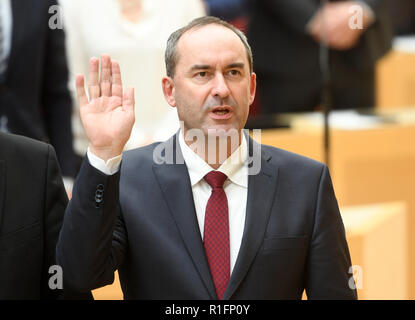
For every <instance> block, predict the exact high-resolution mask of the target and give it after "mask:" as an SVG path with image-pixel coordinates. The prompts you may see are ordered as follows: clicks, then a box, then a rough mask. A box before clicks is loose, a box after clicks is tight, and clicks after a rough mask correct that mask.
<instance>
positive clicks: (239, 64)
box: [226, 62, 245, 69]
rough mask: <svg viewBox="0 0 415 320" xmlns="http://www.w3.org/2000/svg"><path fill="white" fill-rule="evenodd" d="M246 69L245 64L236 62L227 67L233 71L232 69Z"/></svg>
mask: <svg viewBox="0 0 415 320" xmlns="http://www.w3.org/2000/svg"><path fill="white" fill-rule="evenodd" d="M244 67H245V64H244V63H243V62H235V63H231V64H229V65H227V66H226V68H227V69H232V68H240V69H243V68H244Z"/></svg>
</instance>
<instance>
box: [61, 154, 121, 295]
mask: <svg viewBox="0 0 415 320" xmlns="http://www.w3.org/2000/svg"><path fill="white" fill-rule="evenodd" d="M119 178H120V173H119V172H118V173H115V174H114V175H111V176H108V175H105V174H104V173H102V172H100V171H99V170H97V169H95V168H94V167H92V166H91V165H90V164H89V162H88V159H87V158H86V159H85V160H84V162H83V164H82V167H81V170H80V173H79V175H78V177H77V179H76V181H75V185H74V189H73V194H72V199H71V201H70V203H69V205H68V207H67V209H66V212H65V218H64V222H63V227H62V230H61V233H60V236H59V241H58V245H57V249H56V250H57V251H56V254H57V260H58V263H59V265H60V266H62V269H63V275H64V276H63V278H64V286H65V287H69V288H70V289H71V290H75V291H80V292H85V291H88V290H92V289H95V288H99V287H102V286H105V285H108V284H111V283H112V282H113V281H114V271H115V270H116V269H117V268H118V267H119V266H120V265H121V264H122V262H123V260H124V256H125V251H126V247H127V239H126V232H125V227H124V222H123V220H122V218H121V210H120V206H119V200H118V189H119Z"/></svg>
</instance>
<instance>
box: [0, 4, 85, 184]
mask: <svg viewBox="0 0 415 320" xmlns="http://www.w3.org/2000/svg"><path fill="white" fill-rule="evenodd" d="M10 3H11V6H12V15H13V26H12V45H11V51H10V57H9V60H8V69H7V73H6V75H5V79H4V80H3V81H1V82H0V116H1V115H6V116H7V117H8V127H9V131H10V132H12V133H15V134H19V135H24V136H27V137H30V138H33V139H36V140H41V141H45V142H50V143H51V144H52V145H53V146H54V148H55V149H56V153H57V156H58V160H59V163H60V164H61V168H62V173H63V175H64V176H72V177H75V175H76V170H77V169H76V164H75V155H74V151H73V146H72V145H73V143H72V140H73V139H72V131H71V112H72V111H71V109H72V102H71V96H70V93H69V91H68V69H67V62H66V54H65V39H64V33H63V30H59V29H54V30H53V29H50V28H49V19H51V18H52V16H53V14H49V8H50V6H52V5H56V0H41V1H39V0H38V1H33V0H13V1H10ZM52 22H56V21H55V20H53V19H52Z"/></svg>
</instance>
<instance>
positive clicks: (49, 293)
mask: <svg viewBox="0 0 415 320" xmlns="http://www.w3.org/2000/svg"><path fill="white" fill-rule="evenodd" d="M45 181H46V186H45V192H44V194H45V199H44V203H45V207H44V213H43V223H44V227H43V230H44V231H43V232H44V236H43V238H44V239H45V240H44V251H43V252H44V256H43V268H42V287H41V297H42V299H77V300H79V299H92V295H91V293H90V292H85V293H80V292H75V291H72V290H65V288H64V289H63V290H60V289H53V290H52V289H51V288H50V287H49V280H50V279H51V277H52V275H53V274H51V273H49V268H50V267H51V266H54V265H56V264H57V262H56V243H57V241H58V237H59V232H60V230H61V227H62V222H63V216H64V212H65V208H66V206H67V204H68V197H67V195H66V191H65V187H64V185H63V181H62V178H61V172H60V169H59V165H58V161H57V158H56V153H55V151H54V149H53V148H52V147H51V146H50V145H48V152H47V164H46V177H45Z"/></svg>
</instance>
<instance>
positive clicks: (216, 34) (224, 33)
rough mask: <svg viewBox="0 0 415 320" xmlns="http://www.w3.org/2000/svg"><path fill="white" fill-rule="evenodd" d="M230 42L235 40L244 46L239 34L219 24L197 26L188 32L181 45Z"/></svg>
mask: <svg viewBox="0 0 415 320" xmlns="http://www.w3.org/2000/svg"><path fill="white" fill-rule="evenodd" d="M215 40H216V41H225V40H227V41H229V40H234V41H236V42H240V44H241V45H243V43H242V41H241V40H240V39H239V37H238V36H237V34H236V33H235V32H234V31H232V30H231V29H229V28H227V27H225V26H222V25H219V24H213V23H212V24H208V25H204V26H197V27H194V28H192V29H190V30H187V31H186V32H185V33H184V34H183V35H182V37H181V38H180V40H179V45H180V43H186V44H187V43H189V42H207V43H209V42H213V41H215Z"/></svg>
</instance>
